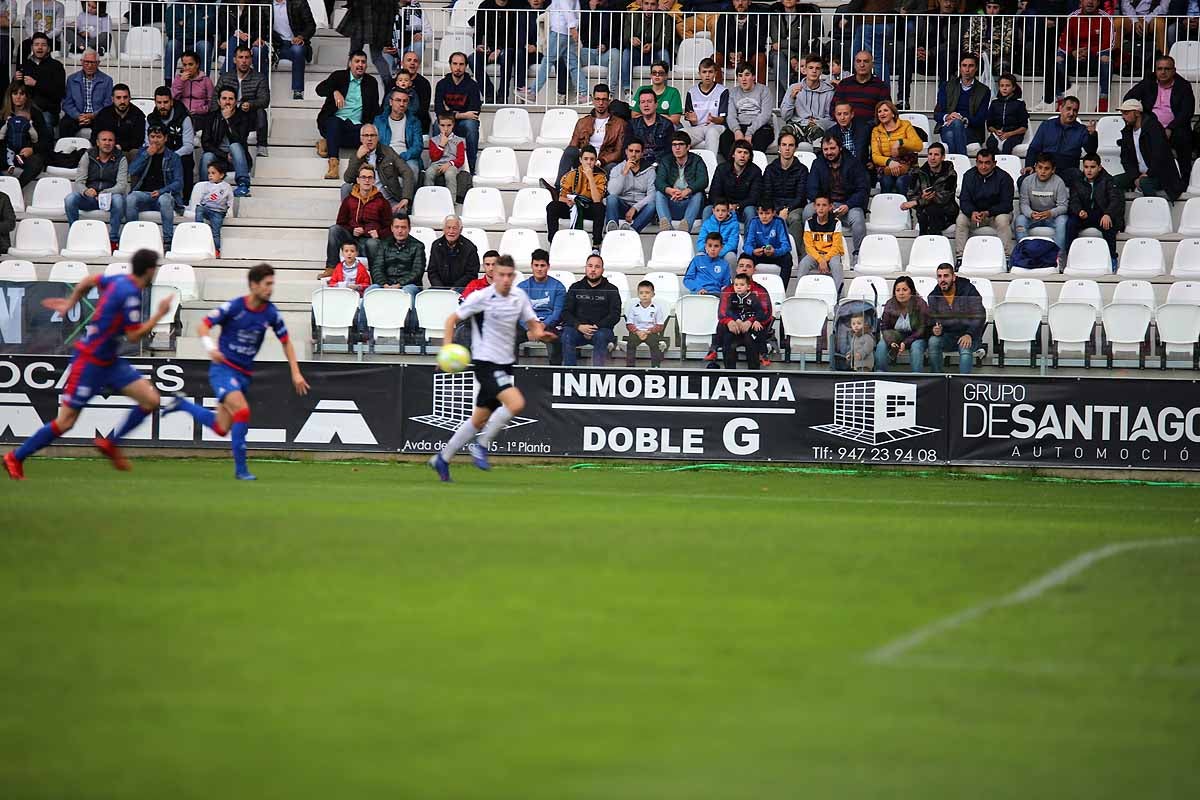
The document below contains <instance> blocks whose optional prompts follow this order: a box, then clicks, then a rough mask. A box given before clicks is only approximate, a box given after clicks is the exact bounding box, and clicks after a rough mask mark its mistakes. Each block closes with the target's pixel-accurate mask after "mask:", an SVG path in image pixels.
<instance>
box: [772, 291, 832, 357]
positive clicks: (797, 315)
mask: <svg viewBox="0 0 1200 800" xmlns="http://www.w3.org/2000/svg"><path fill="white" fill-rule="evenodd" d="M805 277H812V276H805ZM820 277H828V276H825V275H822V276H820ZM779 318H780V320H781V321H782V323H783V332H784V334H785V335H786V336H787V338H788V347H789V349H790V350H791V351H792V352H797V351H798V352H800V353H816V352H818V350H819V349H820V348H819V344H820V341H821V332H822V331H823V330H824V329H825V323H826V321H827V320H828V319H829V307H828V306H827V305H826V304H825V301H824V300H822V299H821V298H819V297H809V296H806V297H789V298H787V299H786V300H784V301H783V303H782V304H781V305H780V307H779Z"/></svg>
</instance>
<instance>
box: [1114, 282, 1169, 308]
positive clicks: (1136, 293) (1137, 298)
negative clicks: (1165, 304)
mask: <svg viewBox="0 0 1200 800" xmlns="http://www.w3.org/2000/svg"><path fill="white" fill-rule="evenodd" d="M1112 301H1113V302H1114V303H1141V304H1142V305H1144V306H1145V307H1146V308H1150V309H1153V308H1155V307H1156V306H1157V305H1158V301H1157V300H1155V298H1154V285H1153V284H1151V283H1150V281H1137V280H1130V281H1121V282H1120V283H1118V284H1117V286H1116V288H1115V289H1113V296H1112Z"/></svg>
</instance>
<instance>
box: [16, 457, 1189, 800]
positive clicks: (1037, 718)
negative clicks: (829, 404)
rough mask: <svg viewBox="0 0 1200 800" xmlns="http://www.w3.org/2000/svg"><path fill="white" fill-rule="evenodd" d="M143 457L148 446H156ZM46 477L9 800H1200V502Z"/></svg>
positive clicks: (706, 474) (734, 482)
mask: <svg viewBox="0 0 1200 800" xmlns="http://www.w3.org/2000/svg"><path fill="white" fill-rule="evenodd" d="M135 455H136V454H135ZM252 467H253V468H254V470H255V472H256V473H257V474H258V475H259V478H260V480H259V481H258V483H257V484H242V483H237V482H235V481H233V480H232V477H231V473H232V467H231V465H230V464H229V463H228V462H227V461H152V460H135V465H134V472H132V473H130V474H122V473H117V472H115V471H113V470H111V469H110V468H109V467H108V465H107V464H106V463H104V462H100V461H92V460H82V461H66V460H51V459H34V460H32V461H30V462H29V463H28V464H27V474H28V475H29V480H28V481H26V482H24V483H20V484H17V483H12V482H6V483H5V484H4V485H2V486H0V504H2V508H3V516H2V519H3V524H2V526H0V686H2V687H3V690H2V695H0V696H2V697H3V700H2V701H0V797H3V798H6V800H25V799H26V798H55V799H56V800H58V799H61V798H82V799H86V800H96V799H98V798H114V799H116V798H121V799H122V800H127V799H128V798H154V800H162V798H172V800H179V799H180V798H204V799H205V800H210V799H211V798H214V797H223V798H253V799H254V800H267V799H268V798H281V799H282V798H288V799H289V800H291V799H294V798H322V800H324V799H326V798H406V799H408V798H413V799H416V798H434V799H435V800H448V799H451V798H472V799H475V798H477V799H478V800H507V799H508V798H513V799H514V800H541V799H542V798H544V799H545V800H566V799H568V798H570V799H574V798H586V799H588V800H591V799H594V800H616V799H620V800H635V799H638V800H640V799H641V798H646V799H647V800H651V799H652V800H674V799H675V798H679V799H680V800H708V799H711V800H731V799H733V798H754V799H755V800H768V799H769V800H774V799H775V798H836V799H838V800H842V799H845V798H922V800H927V799H928V798H967V797H972V798H974V797H979V798H988V799H989V800H992V799H994V798H1020V799H1021V800H1028V798H1056V799H1061V798H1089V800H1094V799H1095V798H1196V797H1200V768H1198V767H1197V765H1198V764H1200V542H1198V541H1187V542H1183V543H1180V544H1178V545H1175V546H1169V547H1166V546H1164V547H1151V548H1141V549H1131V550H1128V551H1126V552H1122V553H1121V554H1119V555H1114V556H1113V557H1111V558H1106V559H1104V560H1101V561H1097V562H1096V563H1094V564H1092V565H1091V566H1090V568H1088V569H1086V570H1085V571H1081V572H1079V573H1078V574H1075V575H1073V576H1071V577H1069V578H1068V579H1066V580H1064V581H1062V582H1060V583H1054V585H1051V586H1048V587H1046V588H1045V591H1043V592H1041V593H1040V594H1038V595H1037V596H1036V597H1033V598H1031V599H1029V601H1028V602H1024V603H1019V604H1012V605H1001V606H999V607H996V608H993V609H992V610H990V611H988V612H987V613H984V614H981V615H976V616H973V617H971V618H969V619H966V620H965V621H962V624H960V625H957V626H955V627H949V628H947V629H945V630H941V631H934V632H933V633H932V635H930V636H929V637H928V638H927V639H924V640H923V641H921V642H920V643H919V644H917V645H916V646H914V647H911V648H909V649H908V650H906V651H905V652H903V653H901V654H899V655H897V656H895V657H894V658H891V659H888V660H884V661H882V662H879V661H873V660H871V659H870V658H869V655H870V654H871V653H873V652H876V651H877V650H878V648H880V647H882V646H884V645H886V644H887V643H889V642H893V641H895V640H897V639H899V638H901V637H904V636H906V635H908V634H911V633H913V632H914V631H918V630H921V629H923V628H924V627H925V626H928V625H930V624H931V623H935V622H937V621H938V620H943V619H945V618H947V617H949V616H951V615H955V614H958V613H959V612H963V611H964V610H967V609H972V608H976V607H978V606H980V605H981V604H986V603H989V602H990V601H995V600H997V599H999V598H1002V597H1004V596H1006V595H1008V594H1009V593H1011V592H1013V591H1014V590H1017V589H1019V588H1020V587H1022V586H1025V585H1026V584H1029V583H1030V582H1031V581H1034V580H1036V579H1037V578H1039V577H1040V576H1043V575H1045V574H1047V573H1049V572H1051V571H1052V570H1054V569H1055V568H1056V567H1059V566H1060V565H1063V564H1065V563H1067V562H1070V561H1071V560H1072V559H1075V558H1076V557H1078V556H1080V555H1081V554H1083V553H1087V552H1089V551H1094V550H1096V549H1097V548H1102V547H1104V546H1106V545H1110V544H1112V543H1119V542H1128V541H1136V540H1145V539H1154V538H1159V537H1200V489H1197V488H1192V487H1170V486H1134V485H1120V484H1115V485H1114V484H1105V485H1099V484H1082V483H1053V482H1038V481H1032V480H1025V479H1020V480H983V479H979V478H964V477H955V476H951V475H947V474H943V473H929V474H926V475H924V476H918V475H899V474H853V473H849V472H847V473H842V474H822V473H817V472H787V471H782V470H776V471H762V472H757V471H752V472H737V471H719V472H718V471H670V470H668V469H666V468H651V467H645V468H625V469H622V468H615V467H606V468H603V469H594V470H589V469H575V470H572V469H569V468H568V466H567V465H565V464H564V465H562V466H541V467H539V466H516V465H508V464H504V463H500V464H499V465H498V466H497V468H496V469H495V470H493V471H492V472H491V473H487V474H484V473H479V472H477V471H475V470H474V469H473V468H472V467H471V466H470V464H469V460H468V459H459V460H458V461H456V462H455V474H456V477H457V478H458V482H457V483H456V484H454V485H452V486H442V485H440V484H438V483H437V482H436V480H435V479H434V476H433V475H432V474H431V473H430V472H429V471H428V470H427V469H426V468H424V467H423V466H420V465H416V464H400V465H397V464H368V463H360V464H312V463H266V462H262V461H259V462H258V463H253V462H252Z"/></svg>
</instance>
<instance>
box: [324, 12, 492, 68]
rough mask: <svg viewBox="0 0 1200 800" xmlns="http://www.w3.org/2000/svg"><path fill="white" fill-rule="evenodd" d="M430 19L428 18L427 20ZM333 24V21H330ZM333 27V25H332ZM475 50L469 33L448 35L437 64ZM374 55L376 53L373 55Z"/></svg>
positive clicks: (441, 45)
mask: <svg viewBox="0 0 1200 800" xmlns="http://www.w3.org/2000/svg"><path fill="white" fill-rule="evenodd" d="M426 19H428V18H426ZM330 22H331V23H332V22H333V20H330ZM331 27H332V25H331ZM474 49H475V37H474V36H472V35H471V34H469V33H447V34H444V35H443V36H442V43H441V44H440V45H438V53H437V63H438V64H449V63H450V54H451V53H470V52H471V51H472V50H474ZM372 55H374V53H372Z"/></svg>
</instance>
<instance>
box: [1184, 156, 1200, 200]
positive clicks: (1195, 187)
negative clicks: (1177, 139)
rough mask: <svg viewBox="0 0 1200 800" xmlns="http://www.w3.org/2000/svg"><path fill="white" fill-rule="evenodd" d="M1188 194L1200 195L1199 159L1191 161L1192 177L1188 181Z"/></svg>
mask: <svg viewBox="0 0 1200 800" xmlns="http://www.w3.org/2000/svg"><path fill="white" fill-rule="evenodd" d="M1187 190H1188V194H1196V195H1200V159H1196V161H1195V162H1193V163H1192V177H1191V180H1189V181H1188V188H1187Z"/></svg>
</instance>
